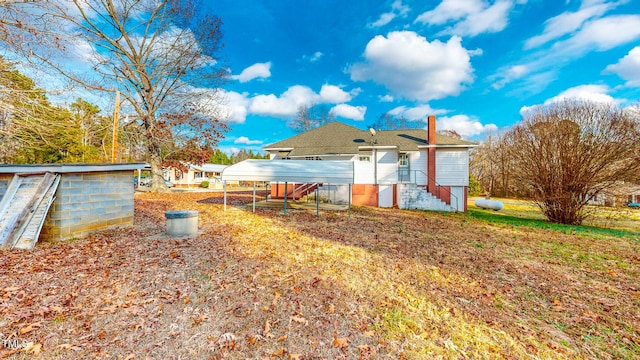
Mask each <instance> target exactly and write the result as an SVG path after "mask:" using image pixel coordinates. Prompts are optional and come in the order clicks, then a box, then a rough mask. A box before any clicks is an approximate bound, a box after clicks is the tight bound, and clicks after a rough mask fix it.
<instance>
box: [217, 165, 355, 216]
mask: <svg viewBox="0 0 640 360" xmlns="http://www.w3.org/2000/svg"><path fill="white" fill-rule="evenodd" d="M221 177H222V181H223V182H224V183H226V182H227V181H253V182H254V184H255V182H256V181H267V182H275V183H284V184H285V185H284V188H285V189H286V190H285V197H284V200H285V212H286V204H287V202H286V201H287V196H286V194H287V192H288V191H289V190H288V184H289V183H297V184H307V185H308V184H341V185H349V189H351V185H352V184H353V162H351V161H344V160H337V161H317V160H257V159H249V160H245V161H242V162H239V163H237V164H235V165H231V166H229V167H227V168H226V169H224V171H223V172H222V176H221ZM254 189H255V186H254ZM307 189H310V188H309V187H307ZM349 192H351V191H350V190H349ZM350 195H351V194H349V206H350V205H351V196H350ZM225 208H226V187H225ZM254 209H255V190H254Z"/></svg>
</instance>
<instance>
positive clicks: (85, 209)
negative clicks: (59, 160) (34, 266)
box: [0, 164, 144, 248]
mask: <svg viewBox="0 0 640 360" xmlns="http://www.w3.org/2000/svg"><path fill="white" fill-rule="evenodd" d="M142 167H144V164H56V165H0V246H4V247H14V246H13V245H16V244H21V243H22V245H20V246H17V247H21V248H32V247H33V245H35V242H36V241H37V240H38V239H41V240H53V241H61V240H67V239H69V238H73V237H82V236H85V235H87V234H89V233H90V232H92V231H95V230H100V229H104V228H107V227H111V226H115V225H128V224H132V223H133V205H134V204H133V197H134V196H133V195H134V183H133V177H134V173H133V172H134V170H138V169H141V168H142ZM21 229H22V230H21ZM22 238H24V239H22ZM12 239H13V240H12Z"/></svg>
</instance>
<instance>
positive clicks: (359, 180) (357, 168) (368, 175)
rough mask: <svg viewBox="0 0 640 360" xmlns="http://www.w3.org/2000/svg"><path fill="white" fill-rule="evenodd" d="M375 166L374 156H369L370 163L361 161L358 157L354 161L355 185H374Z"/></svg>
mask: <svg viewBox="0 0 640 360" xmlns="http://www.w3.org/2000/svg"><path fill="white" fill-rule="evenodd" d="M374 169H375V164H374V163H373V156H369V161H360V160H359V159H358V156H356V158H355V159H354V160H353V183H354V184H374V183H375V178H374V176H373V172H374Z"/></svg>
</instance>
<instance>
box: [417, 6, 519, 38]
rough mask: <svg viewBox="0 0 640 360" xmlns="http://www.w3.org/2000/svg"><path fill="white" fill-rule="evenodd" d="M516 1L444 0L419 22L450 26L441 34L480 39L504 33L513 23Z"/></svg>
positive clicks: (421, 16)
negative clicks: (509, 24) (512, 11)
mask: <svg viewBox="0 0 640 360" xmlns="http://www.w3.org/2000/svg"><path fill="white" fill-rule="evenodd" d="M512 7H513V1H512V0H498V1H496V2H495V3H494V4H493V5H491V4H489V3H487V2H485V1H483V0H443V1H442V2H441V3H440V4H439V5H438V6H437V7H436V8H435V9H433V10H431V11H427V12H424V13H422V14H420V15H419V16H418V17H417V18H416V20H415V22H419V23H423V24H428V25H445V24H448V23H451V22H456V23H455V24H453V25H450V26H449V27H447V28H446V29H445V30H443V31H442V32H441V34H453V35H460V36H467V35H468V36H476V35H479V34H482V33H495V32H499V31H502V30H503V29H504V28H505V27H506V26H507V24H508V22H509V13H510V10H511V8H512Z"/></svg>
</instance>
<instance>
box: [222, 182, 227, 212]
mask: <svg viewBox="0 0 640 360" xmlns="http://www.w3.org/2000/svg"><path fill="white" fill-rule="evenodd" d="M222 188H223V189H224V211H227V180H225V181H223V182H222Z"/></svg>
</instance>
